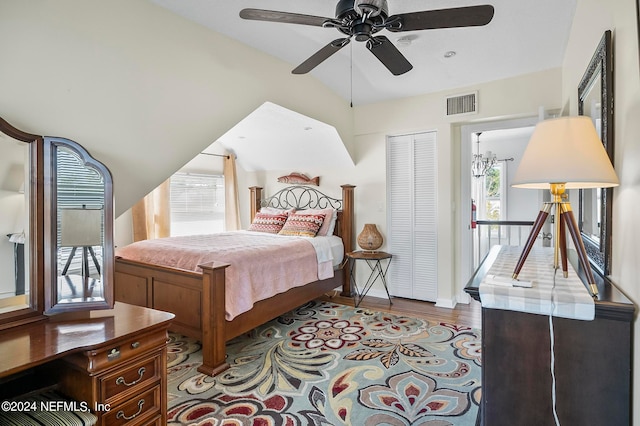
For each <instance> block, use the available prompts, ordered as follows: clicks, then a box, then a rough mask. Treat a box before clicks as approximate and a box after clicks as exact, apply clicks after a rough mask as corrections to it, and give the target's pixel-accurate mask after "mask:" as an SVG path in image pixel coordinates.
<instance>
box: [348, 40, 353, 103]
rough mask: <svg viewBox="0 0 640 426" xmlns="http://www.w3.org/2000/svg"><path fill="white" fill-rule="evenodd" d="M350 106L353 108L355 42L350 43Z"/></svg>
mask: <svg viewBox="0 0 640 426" xmlns="http://www.w3.org/2000/svg"><path fill="white" fill-rule="evenodd" d="M349 79H350V81H349V86H350V87H349V90H350V93H349V98H350V101H349V106H350V107H351V108H353V43H350V44H349Z"/></svg>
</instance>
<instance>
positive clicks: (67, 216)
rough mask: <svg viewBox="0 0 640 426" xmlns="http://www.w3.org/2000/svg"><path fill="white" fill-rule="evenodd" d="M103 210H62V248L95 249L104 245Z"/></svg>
mask: <svg viewBox="0 0 640 426" xmlns="http://www.w3.org/2000/svg"><path fill="white" fill-rule="evenodd" d="M101 227H102V210H98V209H62V210H61V211H60V228H61V229H60V246H61V247H93V246H99V245H102V229H101Z"/></svg>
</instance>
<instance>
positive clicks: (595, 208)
mask: <svg viewBox="0 0 640 426" xmlns="http://www.w3.org/2000/svg"><path fill="white" fill-rule="evenodd" d="M578 114H579V115H586V116H589V117H591V119H592V120H593V124H594V125H595V127H596V130H597V131H598V132H599V134H600V139H601V140H602V143H603V145H604V147H605V150H606V151H607V154H608V155H609V158H610V159H611V162H612V163H613V145H614V142H613V128H614V123H613V51H612V40H611V31H605V33H604V35H603V36H602V39H601V40H600V43H599V44H598V47H597V49H596V51H595V53H594V55H593V57H592V59H591V61H590V62H589V65H588V67H587V69H586V71H585V73H584V75H583V77H582V79H581V80H580V84H579V85H578ZM612 200H613V188H605V189H601V188H598V189H584V190H583V189H581V190H580V191H579V208H578V226H579V228H580V232H581V234H582V240H583V242H584V246H585V249H586V251H587V255H588V256H589V260H590V262H591V264H592V266H593V268H594V269H595V270H596V271H598V272H599V273H600V274H601V275H603V276H606V275H609V274H610V272H611V216H612V202H613V201H612Z"/></svg>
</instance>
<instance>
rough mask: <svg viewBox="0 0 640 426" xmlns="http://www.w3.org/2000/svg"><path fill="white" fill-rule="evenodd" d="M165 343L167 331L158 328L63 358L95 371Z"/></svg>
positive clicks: (160, 346)
mask: <svg viewBox="0 0 640 426" xmlns="http://www.w3.org/2000/svg"><path fill="white" fill-rule="evenodd" d="M166 344H167V333H166V331H163V330H160V331H157V332H152V333H144V334H140V335H138V336H136V337H135V338H129V339H122V340H121V341H116V342H113V343H112V344H110V345H104V346H102V347H100V348H97V349H93V350H90V351H86V352H84V353H78V354H72V355H70V356H68V357H65V359H66V360H67V362H69V363H72V364H75V365H76V366H77V367H78V368H80V369H82V370H85V371H87V372H88V373H97V372H100V371H104V370H106V369H108V368H112V367H113V366H115V365H117V364H119V363H121V362H126V361H127V360H129V359H132V358H135V357H138V356H141V355H143V354H144V353H148V352H149V351H152V350H154V349H158V348H162V347H165V346H166Z"/></svg>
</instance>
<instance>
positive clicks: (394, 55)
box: [367, 36, 413, 75]
mask: <svg viewBox="0 0 640 426" xmlns="http://www.w3.org/2000/svg"><path fill="white" fill-rule="evenodd" d="M367 49H369V50H370V51H371V53H373V54H374V55H375V56H376V58H378V59H379V60H380V62H382V64H383V65H384V66H385V67H387V69H388V70H389V71H391V74H393V75H401V74H404V73H406V72H409V71H411V69H412V68H413V65H411V64H410V63H409V61H407V58H405V57H404V55H403V54H402V53H400V51H399V50H398V48H396V47H395V46H394V45H393V43H391V41H390V40H389V39H388V38H386V37H385V36H376V37H371V38H370V39H369V40H368V41H367Z"/></svg>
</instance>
